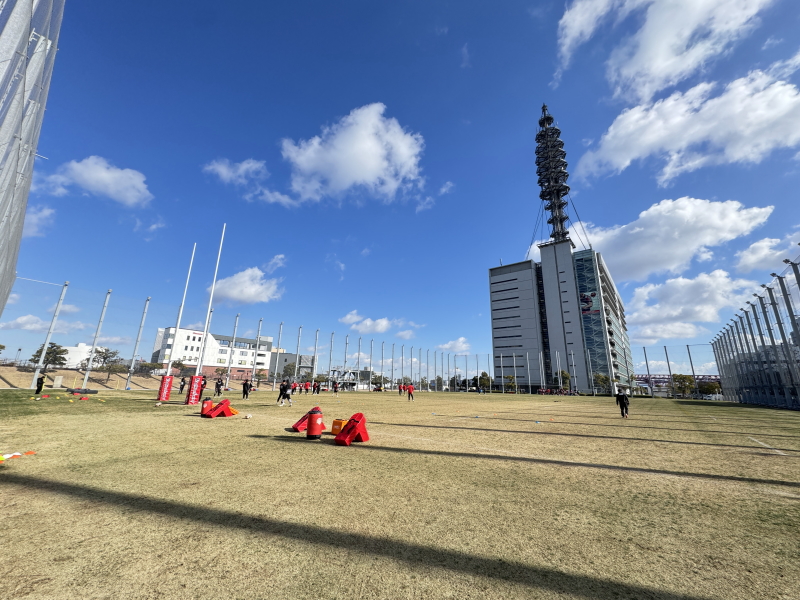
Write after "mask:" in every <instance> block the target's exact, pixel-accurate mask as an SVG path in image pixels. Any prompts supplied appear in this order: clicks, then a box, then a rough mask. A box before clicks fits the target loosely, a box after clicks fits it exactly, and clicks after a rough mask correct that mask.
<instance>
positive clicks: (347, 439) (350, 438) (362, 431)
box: [334, 413, 369, 446]
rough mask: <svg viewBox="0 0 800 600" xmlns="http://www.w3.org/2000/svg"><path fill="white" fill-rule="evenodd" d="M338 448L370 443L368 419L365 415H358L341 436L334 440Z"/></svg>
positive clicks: (355, 415) (352, 418)
mask: <svg viewBox="0 0 800 600" xmlns="http://www.w3.org/2000/svg"><path fill="white" fill-rule="evenodd" d="M334 441H335V442H336V445H337V446H349V445H350V444H351V442H368V441H369V434H368V433H367V418H366V417H365V416H364V413H356V414H354V415H353V416H352V417H350V420H349V421H348V422H347V425H345V426H344V428H343V429H342V431H341V432H339V435H337V436H336V437H335V438H334Z"/></svg>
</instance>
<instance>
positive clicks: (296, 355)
mask: <svg viewBox="0 0 800 600" xmlns="http://www.w3.org/2000/svg"><path fill="white" fill-rule="evenodd" d="M302 333H303V326H302V325H300V328H299V329H298V330H297V351H296V352H295V353H294V381H297V373H298V372H299V370H300V335H301V334H302Z"/></svg>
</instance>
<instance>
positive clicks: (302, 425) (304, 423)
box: [292, 406, 322, 431]
mask: <svg viewBox="0 0 800 600" xmlns="http://www.w3.org/2000/svg"><path fill="white" fill-rule="evenodd" d="M315 410H318V411H320V412H321V411H322V409H321V408H320V407H319V406H315V407H314V408H312V409H311V410H310V411H308V412H307V413H306V414H304V415H303V416H302V417H300V420H299V421H298V422H297V423H295V424H294V425H292V429H294V430H295V431H305V430H306V427H308V415H310V414H311V413H312V412H313V411H315Z"/></svg>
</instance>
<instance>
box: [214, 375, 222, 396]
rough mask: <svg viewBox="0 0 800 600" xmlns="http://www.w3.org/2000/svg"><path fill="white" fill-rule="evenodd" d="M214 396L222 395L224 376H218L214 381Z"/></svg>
mask: <svg viewBox="0 0 800 600" xmlns="http://www.w3.org/2000/svg"><path fill="white" fill-rule="evenodd" d="M214 396H222V377H218V378H217V381H216V382H214Z"/></svg>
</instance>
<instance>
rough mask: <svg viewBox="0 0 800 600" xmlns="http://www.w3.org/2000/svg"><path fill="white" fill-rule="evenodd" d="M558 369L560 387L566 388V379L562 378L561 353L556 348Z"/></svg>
mask: <svg viewBox="0 0 800 600" xmlns="http://www.w3.org/2000/svg"><path fill="white" fill-rule="evenodd" d="M556 371H557V372H558V389H560V390H563V389H564V380H563V379H561V353H560V352H559V351H558V350H556Z"/></svg>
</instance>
